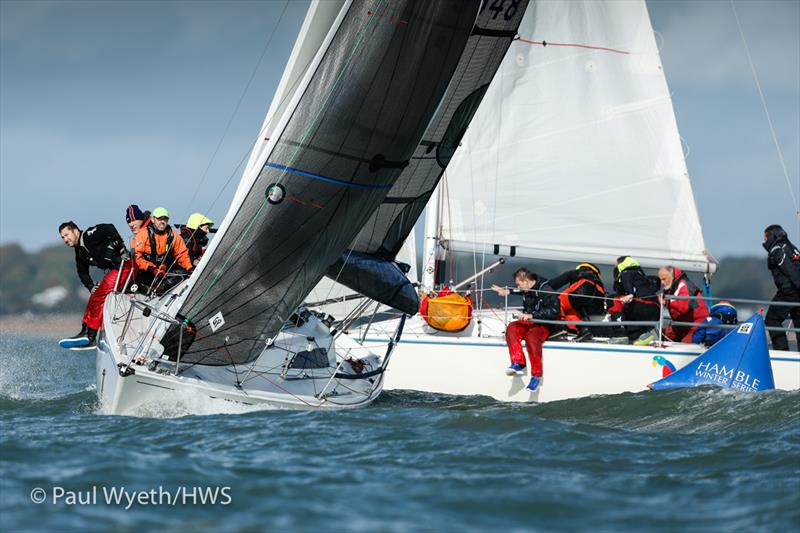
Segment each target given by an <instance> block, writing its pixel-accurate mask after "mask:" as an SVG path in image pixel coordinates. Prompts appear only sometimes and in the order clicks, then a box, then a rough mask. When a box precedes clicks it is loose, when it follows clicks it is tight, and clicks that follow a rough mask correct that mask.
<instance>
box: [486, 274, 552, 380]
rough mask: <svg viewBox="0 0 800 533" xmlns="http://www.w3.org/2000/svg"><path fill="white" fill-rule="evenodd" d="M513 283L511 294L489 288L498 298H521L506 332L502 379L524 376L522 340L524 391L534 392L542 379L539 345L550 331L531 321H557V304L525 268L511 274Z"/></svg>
mask: <svg viewBox="0 0 800 533" xmlns="http://www.w3.org/2000/svg"><path fill="white" fill-rule="evenodd" d="M514 283H515V284H516V285H517V288H516V289H512V290H508V289H506V288H504V287H499V286H497V285H492V289H493V290H494V291H495V292H496V293H497V294H499V295H500V296H508V295H509V294H520V295H522V306H523V308H522V313H520V315H519V317H518V319H517V320H515V321H514V322H512V323H510V324H509V325H508V327H507V328H506V343H507V344H508V352H509V354H510V356H511V366H509V367H508V368H507V369H506V375H508V376H522V375H524V374H525V353H524V352H523V351H522V340H523V339H524V340H525V346H527V348H528V358H529V359H530V361H531V380H530V382H529V383H528V389H530V390H531V391H535V390H536V389H537V388H538V387H539V382H540V381H541V379H542V343H543V342H544V341H545V340H546V339H547V337H548V336H549V335H550V328H549V327H548V326H547V325H545V324H537V323H536V322H535V320H536V319H541V320H557V319H558V317H559V315H560V309H559V301H558V297H557V295H556V294H552V293H549V292H540V291H550V290H552V289H551V287H550V286H549V285H547V281H546V280H542V279H541V278H540V277H539V276H538V275H537V274H535V273H533V272H531V271H530V270H528V269H527V268H520V269H519V270H517V271H516V272H514ZM537 289H539V290H537Z"/></svg>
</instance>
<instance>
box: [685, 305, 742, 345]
mask: <svg viewBox="0 0 800 533" xmlns="http://www.w3.org/2000/svg"><path fill="white" fill-rule="evenodd" d="M738 323H739V316H738V313H737V312H736V308H735V307H734V306H733V305H732V304H731V303H730V302H725V301H722V302H719V303H717V304H715V305H712V306H711V309H709V310H708V318H706V319H705V320H704V321H703V323H702V324H698V325H697V328H696V331H695V332H694V333H693V334H692V342H693V343H695V344H703V345H705V346H707V347H709V346H714V345H715V344H716V343H718V342H719V341H720V340H722V338H723V337H724V336H725V335H726V334H727V333H728V331H729V330H727V329H725V328H720V327H715V326H720V325H723V324H727V325H734V324H738Z"/></svg>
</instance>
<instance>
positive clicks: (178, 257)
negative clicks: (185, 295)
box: [133, 207, 193, 289]
mask: <svg viewBox="0 0 800 533" xmlns="http://www.w3.org/2000/svg"><path fill="white" fill-rule="evenodd" d="M133 240H134V242H133V249H134V252H135V253H136V267H137V269H138V272H137V274H136V276H137V277H136V281H137V282H139V283H141V284H144V285H149V286H150V287H160V288H162V289H167V288H169V287H166V286H165V285H164V284H163V281H164V279H165V278H166V276H167V272H170V271H173V272H178V273H180V272H179V271H177V270H176V269H175V268H174V265H176V264H177V265H178V267H180V268H181V269H183V270H184V271H185V272H189V271H191V270H192V268H193V267H192V262H191V261H190V260H189V251H188V250H187V249H186V244H185V243H184V242H183V239H181V236H180V235H179V234H178V232H177V231H176V230H174V229H173V228H171V227H170V225H169V212H168V211H167V210H166V209H164V208H163V207H157V208H156V209H154V210H153V214H152V215H151V217H150V223H149V224H147V225H146V226H145V227H143V228H142V229H140V230H139V232H138V233H136V236H135V237H134V239H133Z"/></svg>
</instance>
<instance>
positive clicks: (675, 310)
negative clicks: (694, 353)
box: [658, 265, 708, 342]
mask: <svg viewBox="0 0 800 533" xmlns="http://www.w3.org/2000/svg"><path fill="white" fill-rule="evenodd" d="M658 277H659V279H660V280H661V286H662V287H663V288H664V294H665V295H667V294H669V295H673V296H703V292H702V291H701V290H700V289H698V288H697V285H695V284H694V283H692V281H691V280H690V279H689V278H688V277H687V276H686V272H683V271H682V270H681V269H680V268H675V267H674V266H672V265H667V266H663V267H661V268H660V269H659V270H658ZM663 300H665V301H664V307H666V308H667V310H668V311H669V316H670V317H672V320H674V321H675V322H703V321H705V319H706V318H708V307H706V303H705V302H704V301H703V300H675V299H671V298H665V299H663ZM695 331H697V326H669V327H668V328H667V329H666V330H665V331H664V335H665V336H666V337H667V338H668V339H671V340H673V341H676V342H692V335H694V332H695Z"/></svg>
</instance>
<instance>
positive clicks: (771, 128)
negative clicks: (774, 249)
mask: <svg viewBox="0 0 800 533" xmlns="http://www.w3.org/2000/svg"><path fill="white" fill-rule="evenodd" d="M730 3H731V10H732V11H733V17H734V18H735V19H736V27H737V28H738V29H739V36H740V37H741V38H742V44H743V45H744V51H745V53H746V54H747V62H748V64H749V65H750V71H751V72H752V73H753V80H754V81H755V82H756V88H757V89H758V96H759V97H760V98H761V106H762V107H763V108H764V114H765V115H766V117H767V123H768V124H769V131H770V133H771V134H772V142H773V143H774V144H775V150H776V151H777V152H778V160H779V161H780V164H781V168H782V169H783V176H784V177H785V178H786V185H787V186H788V188H789V195H790V196H791V197H792V206H793V207H794V210H795V216H796V218H797V227H798V231H800V204H798V202H797V197H796V196H795V192H794V188H793V187H792V181H791V179H790V178H789V172H788V170H787V169H786V163H785V162H784V160H783V152H782V151H781V146H780V144H779V143H778V136H777V135H776V134H775V127H774V126H773V125H772V118H771V116H770V114H769V109H768V108H767V101H766V99H765V98H764V91H763V90H762V89H761V82H760V81H759V79H758V73H757V72H756V67H755V65H754V64H753V58H752V56H751V55H750V47H749V46H748V45H747V39H745V36H744V30H743V29H742V23H741V21H740V20H739V14H738V13H737V11H736V5H735V4H734V2H733V0H730Z"/></svg>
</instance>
